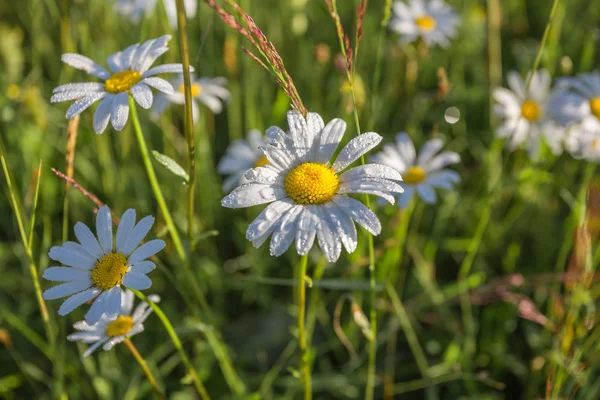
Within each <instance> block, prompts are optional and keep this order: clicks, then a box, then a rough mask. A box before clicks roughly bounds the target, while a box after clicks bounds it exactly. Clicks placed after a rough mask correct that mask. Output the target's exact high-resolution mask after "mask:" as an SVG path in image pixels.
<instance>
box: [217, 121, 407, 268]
mask: <svg viewBox="0 0 600 400" xmlns="http://www.w3.org/2000/svg"><path fill="white" fill-rule="evenodd" d="M287 118H288V124H289V128H290V132H289V133H286V132H284V131H283V130H281V129H280V128H278V127H276V126H273V127H271V128H269V129H267V132H266V133H267V137H268V138H269V139H270V141H269V144H268V145H267V146H264V147H262V148H261V150H262V151H263V152H264V154H265V156H266V157H267V159H268V160H269V164H267V165H265V166H263V167H258V168H253V169H251V170H249V171H248V172H247V173H246V179H248V181H250V183H247V184H245V185H242V186H240V187H238V188H236V189H235V190H234V191H233V192H231V193H230V194H229V195H228V196H226V197H225V198H224V199H223V200H222V201H221V205H223V206H224V207H228V208H245V207H251V206H255V205H258V204H265V203H271V204H269V205H268V206H267V207H266V208H265V209H264V210H263V211H262V213H261V214H260V215H259V216H258V217H256V219H255V220H254V221H253V222H252V223H251V224H250V226H249V227H248V230H247V231H246V238H247V239H248V240H250V241H251V242H252V244H253V245H254V246H255V247H259V246H260V245H262V244H263V243H264V242H265V241H266V240H267V238H268V237H269V236H270V235H271V234H273V237H272V238H271V244H270V252H271V255H273V256H276V257H277V256H280V255H281V254H283V253H284V252H285V251H286V250H287V248H288V247H289V246H290V245H291V244H292V242H294V241H295V243H296V250H297V251H298V254H300V255H305V254H307V253H308V251H309V250H310V249H311V247H312V245H313V243H314V241H315V236H316V238H317V240H318V242H319V247H320V248H321V251H322V252H323V254H324V255H325V257H326V258H327V260H328V261H329V262H335V261H336V260H337V259H338V258H339V256H340V253H341V248H342V245H343V246H344V248H345V249H346V251H348V253H352V252H353V251H354V250H355V249H356V245H357V233H356V227H355V226H354V221H356V222H357V223H358V224H359V225H361V226H363V227H364V228H365V229H366V230H367V231H369V232H370V233H372V234H373V235H378V234H379V232H380V231H381V224H380V223H379V220H378V219H377V216H376V215H375V214H374V213H373V212H372V211H371V210H369V209H368V208H367V207H366V206H364V205H363V204H362V203H361V202H359V201H358V200H355V199H353V198H351V197H348V196H346V195H347V194H352V193H368V194H374V195H377V196H380V197H382V198H384V199H386V200H387V201H389V202H390V203H394V196H392V195H391V194H390V192H393V193H401V192H402V188H401V187H400V185H398V184H397V183H395V182H392V181H391V180H392V179H393V180H401V179H402V178H401V176H400V174H399V173H398V172H397V171H396V170H394V169H393V168H390V167H388V166H385V165H377V164H367V165H361V166H358V167H356V168H352V169H349V170H348V171H346V172H343V173H342V171H343V170H344V169H346V168H347V167H348V166H350V164H352V163H353V162H354V161H356V160H357V159H359V158H360V157H361V156H362V155H364V154H365V153H366V152H367V151H369V150H371V149H372V148H373V147H375V146H376V145H377V144H379V142H380V141H381V136H379V135H378V134H376V133H374V132H368V133H363V134H362V135H360V136H358V137H356V138H354V139H352V140H351V141H350V142H349V143H348V144H347V145H346V146H345V147H344V148H343V149H342V151H341V152H340V153H339V154H338V156H337V158H336V160H335V162H334V163H333V164H331V165H330V164H329V161H330V159H331V157H332V156H333V154H334V153H335V151H336V149H337V147H338V145H339V143H340V141H341V140H342V136H343V135H344V131H345V130H346V123H345V122H344V121H342V120H341V119H337V118H336V119H333V120H332V121H330V122H329V123H328V124H327V125H326V126H325V124H324V123H323V119H321V117H320V116H319V114H316V113H308V115H307V117H306V119H305V118H304V117H303V116H302V114H300V113H299V112H297V111H289V112H288V114H287Z"/></svg>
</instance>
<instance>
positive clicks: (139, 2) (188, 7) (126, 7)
mask: <svg viewBox="0 0 600 400" xmlns="http://www.w3.org/2000/svg"><path fill="white" fill-rule="evenodd" d="M183 4H184V7H185V14H186V15H187V17H188V19H190V18H194V17H195V16H196V12H197V11H198V0H183ZM163 5H164V7H165V12H166V14H167V18H168V20H169V25H171V28H174V29H175V28H177V7H176V4H175V0H163ZM155 9H156V0H117V2H116V3H115V11H116V12H118V13H119V14H121V15H123V16H125V17H128V18H129V19H130V20H131V22H133V23H136V24H137V23H139V22H140V20H141V19H142V17H143V16H145V15H148V14H150V13H151V12H152V11H153V10H155Z"/></svg>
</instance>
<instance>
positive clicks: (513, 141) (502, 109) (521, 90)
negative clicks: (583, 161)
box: [493, 69, 562, 158]
mask: <svg viewBox="0 0 600 400" xmlns="http://www.w3.org/2000/svg"><path fill="white" fill-rule="evenodd" d="M550 84H551V79H550V74H549V73H548V71H546V70H544V69H542V70H539V71H535V72H534V74H533V77H532V79H531V84H530V85H529V89H528V90H527V88H526V87H525V82H524V81H523V80H522V79H521V77H520V76H519V74H518V73H517V72H514V71H512V72H509V74H508V86H509V87H510V90H509V89H505V88H497V89H495V90H494V92H493V96H494V99H495V100H496V101H497V102H498V103H497V104H496V105H495V106H494V109H493V112H494V115H495V116H496V117H499V118H501V119H502V120H503V122H502V124H501V125H500V126H499V127H498V128H497V129H496V134H497V135H498V136H499V137H501V138H506V139H507V140H508V142H507V146H508V148H509V149H510V150H515V149H516V148H518V147H521V146H523V145H526V146H527V149H528V151H529V156H530V157H531V158H536V157H537V154H538V151H539V148H540V143H541V139H542V135H544V137H545V138H546V140H547V143H548V144H549V145H550V147H551V149H552V150H553V151H554V152H560V148H561V146H557V145H556V144H557V143H558V144H560V143H561V141H562V137H561V135H560V131H559V130H558V128H557V126H556V125H553V124H552V121H551V119H550V118H549V115H548V113H547V102H548V100H549V94H550Z"/></svg>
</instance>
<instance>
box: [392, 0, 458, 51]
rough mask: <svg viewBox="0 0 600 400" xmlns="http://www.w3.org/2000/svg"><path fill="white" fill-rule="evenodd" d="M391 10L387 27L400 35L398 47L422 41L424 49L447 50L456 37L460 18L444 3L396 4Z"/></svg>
mask: <svg viewBox="0 0 600 400" xmlns="http://www.w3.org/2000/svg"><path fill="white" fill-rule="evenodd" d="M392 10H393V16H392V19H391V21H390V24H389V27H390V29H391V30H393V31H395V32H397V33H398V34H400V43H401V44H406V43H410V42H413V41H415V40H416V39H418V38H421V39H423V41H424V42H425V43H426V44H427V45H435V44H439V45H440V46H442V47H447V46H448V45H449V44H450V40H449V39H452V38H454V37H455V36H456V35H457V30H456V26H457V25H458V24H459V22H460V18H459V17H458V15H456V13H455V12H454V10H453V8H452V7H450V6H449V5H448V4H446V3H445V2H444V1H443V0H409V1H408V4H405V3H404V2H401V1H397V2H395V3H394V5H393V9H392Z"/></svg>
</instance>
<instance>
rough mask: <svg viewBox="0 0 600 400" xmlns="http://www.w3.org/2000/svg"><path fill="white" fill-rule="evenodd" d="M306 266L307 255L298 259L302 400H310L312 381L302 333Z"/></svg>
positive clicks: (304, 335)
mask: <svg viewBox="0 0 600 400" xmlns="http://www.w3.org/2000/svg"><path fill="white" fill-rule="evenodd" d="M307 265H308V254H307V255H304V256H302V258H301V259H300V268H299V271H298V343H299V347H300V368H301V370H302V379H303V381H304V399H305V400H309V399H312V381H311V376H310V365H309V363H308V352H307V347H306V333H305V332H304V319H305V316H306V282H305V279H304V277H305V276H306V267H307Z"/></svg>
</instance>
